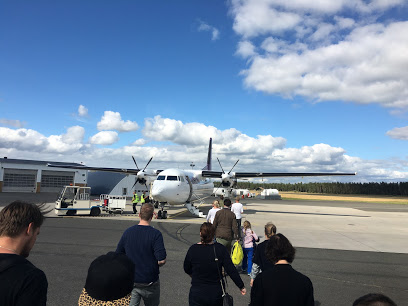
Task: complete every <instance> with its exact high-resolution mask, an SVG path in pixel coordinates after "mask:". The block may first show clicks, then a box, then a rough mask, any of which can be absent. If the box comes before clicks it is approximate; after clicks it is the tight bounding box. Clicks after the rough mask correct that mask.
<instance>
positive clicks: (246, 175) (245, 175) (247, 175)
mask: <svg viewBox="0 0 408 306" xmlns="http://www.w3.org/2000/svg"><path fill="white" fill-rule="evenodd" d="M222 174H223V173H222V172H221V171H206V170H203V171H202V176H203V177H210V178H222ZM336 175H338V176H344V175H356V173H355V172H354V173H341V172H337V173H336V172H234V173H231V176H233V177H235V178H237V179H238V178H251V177H284V176H336Z"/></svg>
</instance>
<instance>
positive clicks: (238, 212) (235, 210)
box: [231, 196, 244, 238]
mask: <svg viewBox="0 0 408 306" xmlns="http://www.w3.org/2000/svg"><path fill="white" fill-rule="evenodd" d="M239 200H240V197H239V196H237V197H236V198H235V203H234V204H232V206H231V211H232V212H233V213H234V214H235V218H236V219H237V225H238V238H241V233H242V229H241V219H242V216H241V214H242V213H243V212H244V207H243V206H242V204H241V203H239Z"/></svg>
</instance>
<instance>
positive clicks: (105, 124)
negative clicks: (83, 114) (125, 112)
mask: <svg viewBox="0 0 408 306" xmlns="http://www.w3.org/2000/svg"><path fill="white" fill-rule="evenodd" d="M97 127H98V130H99V131H103V130H116V131H118V132H130V131H136V130H137V129H138V128H139V126H138V124H137V123H136V122H134V121H130V120H127V121H124V120H122V118H121V116H120V113H118V112H112V111H105V113H104V115H103V116H102V118H101V121H99V122H98V124H97Z"/></svg>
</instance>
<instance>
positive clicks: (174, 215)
mask: <svg viewBox="0 0 408 306" xmlns="http://www.w3.org/2000/svg"><path fill="white" fill-rule="evenodd" d="M203 204H205V203H202V204H200V205H198V206H197V207H200V206H202V205H203ZM186 211H188V209H187V208H186V209H185V210H182V211H180V212H178V213H175V214H172V215H171V216H170V217H167V219H173V218H174V217H177V216H180V215H181V214H184V213H185V212H186Z"/></svg>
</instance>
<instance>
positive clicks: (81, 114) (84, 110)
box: [78, 105, 88, 117]
mask: <svg viewBox="0 0 408 306" xmlns="http://www.w3.org/2000/svg"><path fill="white" fill-rule="evenodd" d="M78 116H79V117H86V116H88V109H87V108H86V107H85V106H83V105H80V106H79V107H78Z"/></svg>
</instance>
